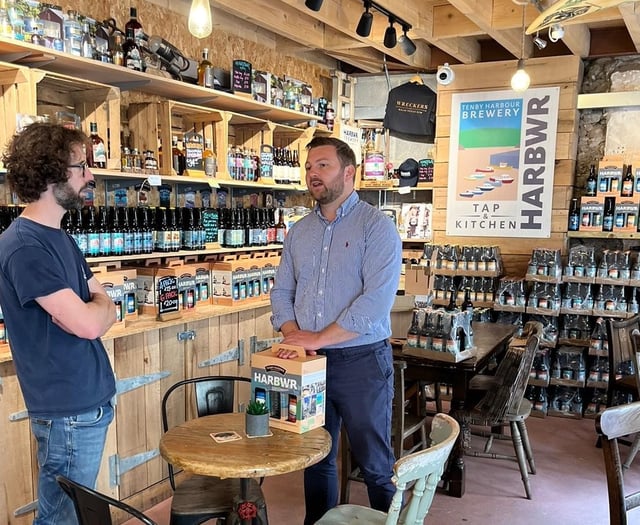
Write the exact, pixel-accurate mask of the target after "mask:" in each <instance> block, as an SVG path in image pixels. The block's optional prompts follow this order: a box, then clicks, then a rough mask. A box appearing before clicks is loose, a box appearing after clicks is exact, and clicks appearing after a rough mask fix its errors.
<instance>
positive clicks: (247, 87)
mask: <svg viewBox="0 0 640 525" xmlns="http://www.w3.org/2000/svg"><path fill="white" fill-rule="evenodd" d="M231 82H232V85H231V87H232V89H233V91H238V92H239V93H251V62H247V61H246V60H234V61H233V76H232V80H231Z"/></svg>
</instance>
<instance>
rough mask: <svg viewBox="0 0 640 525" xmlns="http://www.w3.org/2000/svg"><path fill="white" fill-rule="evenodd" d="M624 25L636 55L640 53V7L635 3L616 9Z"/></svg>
mask: <svg viewBox="0 0 640 525" xmlns="http://www.w3.org/2000/svg"><path fill="white" fill-rule="evenodd" d="M618 9H619V11H620V14H621V15H622V20H624V25H625V26H626V27H627V31H628V32H629V37H630V38H631V41H632V42H633V45H634V47H635V49H636V52H637V53H640V6H638V4H637V3H636V2H634V3H628V4H622V5H621V6H619V7H618Z"/></svg>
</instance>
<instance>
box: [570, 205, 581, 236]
mask: <svg viewBox="0 0 640 525" xmlns="http://www.w3.org/2000/svg"><path fill="white" fill-rule="evenodd" d="M568 228H569V231H570V232H577V231H578V229H579V228H580V209H579V206H578V199H571V204H570V205H569V227H568Z"/></svg>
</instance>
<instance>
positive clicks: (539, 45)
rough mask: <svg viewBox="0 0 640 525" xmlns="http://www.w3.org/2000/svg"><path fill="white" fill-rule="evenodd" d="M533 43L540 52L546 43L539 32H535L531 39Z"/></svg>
mask: <svg viewBox="0 0 640 525" xmlns="http://www.w3.org/2000/svg"><path fill="white" fill-rule="evenodd" d="M533 43H534V44H535V45H536V47H537V48H538V49H540V50H543V49H544V48H545V47H547V41H546V40H545V39H544V38H541V37H540V32H539V31H536V36H535V38H534V39H533Z"/></svg>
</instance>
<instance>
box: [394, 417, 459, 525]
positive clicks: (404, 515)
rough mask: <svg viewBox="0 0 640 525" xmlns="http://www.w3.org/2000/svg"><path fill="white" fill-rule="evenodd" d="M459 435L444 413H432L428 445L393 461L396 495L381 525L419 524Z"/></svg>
mask: <svg viewBox="0 0 640 525" xmlns="http://www.w3.org/2000/svg"><path fill="white" fill-rule="evenodd" d="M459 433H460V426H459V425H458V422H457V421H456V420H455V419H453V418H452V417H451V416H448V415H446V414H436V415H435V416H434V417H433V421H432V423H431V433H430V435H429V437H430V441H431V443H432V445H431V446H430V447H429V448H427V449H424V450H420V451H418V452H414V453H412V454H408V455H406V456H404V457H402V458H400V459H399V460H397V461H396V463H395V465H394V467H393V472H394V474H393V482H394V484H395V485H396V493H395V494H394V496H393V500H392V502H391V506H390V508H389V512H388V514H387V521H386V522H385V525H395V524H397V523H399V524H405V523H406V524H414V523H422V522H423V520H424V518H425V516H426V515H427V513H428V512H429V508H430V507H431V503H432V502H433V496H434V495H435V492H436V488H437V486H438V482H439V481H440V478H441V477H442V472H443V471H444V466H445V464H446V462H447V459H448V458H449V454H450V453H451V449H452V448H453V445H454V443H455V442H456V439H457V438H458V434H459ZM413 483H415V484H414V485H413V488H412V491H411V492H412V495H411V500H410V501H409V504H408V505H407V506H406V507H405V508H404V509H402V503H403V495H404V492H405V490H406V489H407V487H408V486H411V484H413ZM401 509H402V510H401Z"/></svg>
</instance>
